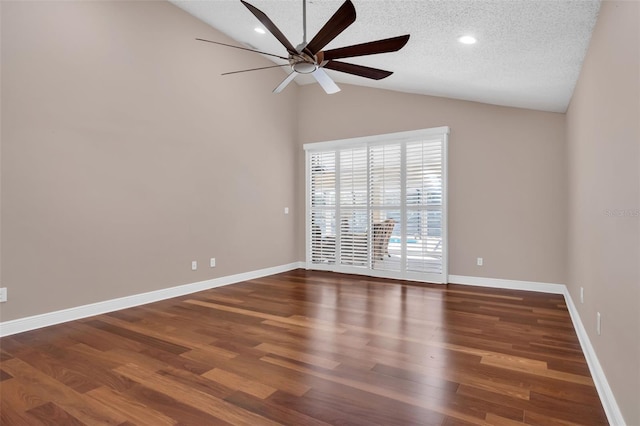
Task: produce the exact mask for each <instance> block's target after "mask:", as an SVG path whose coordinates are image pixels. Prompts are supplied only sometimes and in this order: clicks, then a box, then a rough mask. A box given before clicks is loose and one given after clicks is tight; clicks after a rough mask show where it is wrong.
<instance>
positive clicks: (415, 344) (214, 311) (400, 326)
mask: <svg viewBox="0 0 640 426" xmlns="http://www.w3.org/2000/svg"><path fill="white" fill-rule="evenodd" d="M0 423H1V424H2V425H3V426H5V425H8V426H12V425H17V426H23V425H43V424H44V425H46V424H71V425H73V424H87V425H91V426H93V425H101V424H112V425H121V426H132V425H142V424H145V425H146V424H149V425H151V424H152V425H197V426H201V425H207V426H209V425H244V424H247V425H252V426H254V425H255V426H258V425H260V426H262V425H270V424H285V425H296V426H297V425H310V426H326V425H328V424H330V425H366V426H370V425H384V426H387V425H402V426H405V425H420V426H424V425H429V426H431V425H434V426H435V425H439V426H451V425H467V426H468V425H497V426H501V425H502V426H514V425H523V424H524V425H582V426H591V425H605V424H607V419H606V415H605V413H604V410H603V408H602V404H601V403H600V399H599V397H598V394H597V392H596V389H595V385H594V383H593V380H592V378H591V376H590V374H589V369H588V366H587V363H586V360H585V358H584V354H583V353H582V350H581V346H580V342H579V341H578V338H577V336H576V333H575V331H574V329H573V325H572V322H571V319H570V316H569V314H568V311H567V307H566V303H565V301H564V298H563V296H562V295H555V294H544V293H536V292H527V291H518V290H504V289H495V288H481V287H470V286H464V285H457V284H450V285H445V286H441V285H428V284H426V285H423V284H416V283H408V282H402V281H395V280H389V279H383V278H371V277H362V276H352V275H345V274H336V273H329V272H317V271H306V270H301V269H300V270H293V271H289V272H285V273H281V274H275V275H272V276H268V277H262V278H259V279H255V280H250V281H246V282H242V283H237V284H234V285H230V286H225V287H219V288H215V289H211V290H206V291H203V292H199V293H194V294H190V295H187V296H181V297H177V298H175V299H168V300H163V301H160V302H157V303H151V304H147V305H144V306H139V307H135V308H131V309H126V310H122V311H117V312H111V313H108V314H103V315H97V316H95V317H91V318H86V319H81V320H78V321H72V322H69V323H65V324H59V325H56V326H53V327H48V328H46V329H42V330H33V331H30V332H26V333H21V334H17V335H14V336H8V337H5V338H2V339H0Z"/></svg>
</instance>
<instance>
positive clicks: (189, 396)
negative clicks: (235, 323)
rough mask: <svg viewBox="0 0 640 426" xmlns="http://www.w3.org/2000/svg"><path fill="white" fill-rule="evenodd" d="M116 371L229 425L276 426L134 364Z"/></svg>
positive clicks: (262, 418)
mask: <svg viewBox="0 0 640 426" xmlns="http://www.w3.org/2000/svg"><path fill="white" fill-rule="evenodd" d="M116 371H118V372H119V373H121V374H123V375H125V376H127V377H129V378H130V379H132V380H135V381H137V382H138V383H144V384H145V385H146V386H151V387H152V388H153V389H155V390H156V391H158V392H161V393H163V394H165V395H168V396H170V397H172V398H174V399H176V400H178V401H180V402H182V403H184V404H187V405H190V406H192V407H194V408H198V409H199V410H201V411H204V412H205V413H207V414H210V415H211V416H213V417H215V418H218V419H221V420H223V421H226V422H228V423H230V424H263V425H277V423H275V422H272V421H270V420H268V419H266V418H264V417H262V416H259V415H256V414H254V413H252V412H249V411H246V410H244V409H242V408H239V407H237V406H235V405H233V404H229V403H228V402H226V401H224V400H221V399H218V398H215V397H213V396H211V395H209V394H207V393H204V392H201V391H199V390H197V389H194V388H191V387H189V386H186V385H184V384H182V383H179V382H177V381H175V380H171V379H170V378H167V377H165V376H162V375H159V374H156V373H150V372H149V371H146V370H144V369H142V368H140V367H138V366H137V365H135V364H127V365H123V366H121V367H118V368H116Z"/></svg>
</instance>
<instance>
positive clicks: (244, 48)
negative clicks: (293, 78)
mask: <svg viewBox="0 0 640 426" xmlns="http://www.w3.org/2000/svg"><path fill="white" fill-rule="evenodd" d="M196 40H198V41H206V42H207V43H213V44H219V45H220V46H227V47H233V48H234V49H240V50H247V51H249V52H254V53H260V54H262V55H267V56H273V57H274V58H280V59H284V60H285V61H288V60H289V58H285V57H284V56H280V55H274V54H272V53H267V52H261V51H259V50H254V49H248V48H246V47H240V46H234V45H232V44H226V43H220V42H219V41H211V40H205V39H203V38H197V39H196Z"/></svg>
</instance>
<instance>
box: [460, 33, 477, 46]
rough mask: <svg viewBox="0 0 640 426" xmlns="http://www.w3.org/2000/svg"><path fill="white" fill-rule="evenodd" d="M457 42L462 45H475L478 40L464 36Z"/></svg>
mask: <svg viewBox="0 0 640 426" xmlns="http://www.w3.org/2000/svg"><path fill="white" fill-rule="evenodd" d="M458 41H459V42H460V43H462V44H475V43H476V42H477V41H478V40H476V38H475V37H473V36H470V35H466V36H462V37H460V38H458Z"/></svg>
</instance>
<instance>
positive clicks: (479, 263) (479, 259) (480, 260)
mask: <svg viewBox="0 0 640 426" xmlns="http://www.w3.org/2000/svg"><path fill="white" fill-rule="evenodd" d="M476 264H477V265H478V266H482V264H483V261H482V258H481V257H479V258H478V260H477V261H476Z"/></svg>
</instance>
